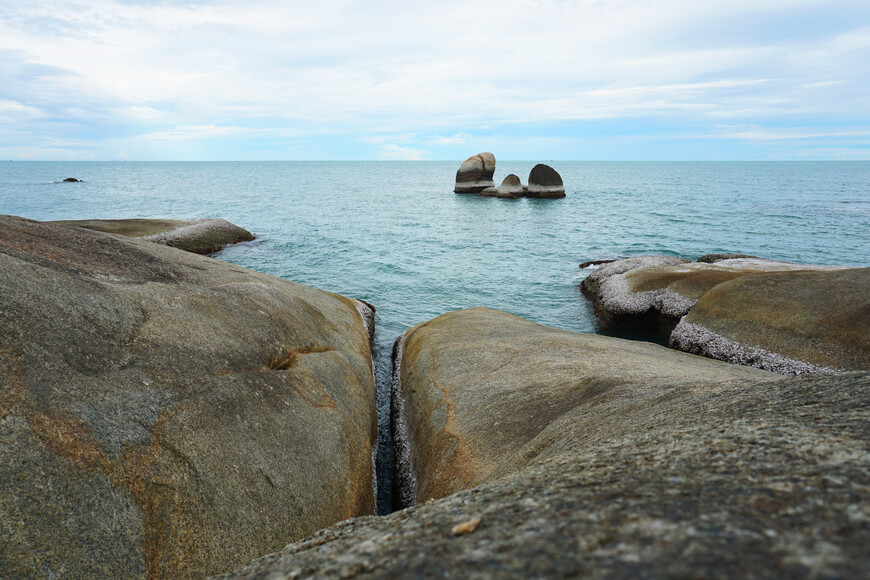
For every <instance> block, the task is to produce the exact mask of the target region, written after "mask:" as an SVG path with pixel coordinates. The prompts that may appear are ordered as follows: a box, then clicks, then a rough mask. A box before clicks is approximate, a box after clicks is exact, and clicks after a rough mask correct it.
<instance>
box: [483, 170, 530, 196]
mask: <svg viewBox="0 0 870 580" xmlns="http://www.w3.org/2000/svg"><path fill="white" fill-rule="evenodd" d="M523 194H524V190H523V184H522V183H521V182H520V178H519V177H517V176H516V175H514V174H513V173H511V174H510V175H508V176H507V177H505V178H504V180H503V181H502V182H501V185H500V186H499V187H487V188H486V189H484V190H483V191H481V192H480V195H483V196H490V197H501V198H506V199H516V198H518V197H522V196H523Z"/></svg>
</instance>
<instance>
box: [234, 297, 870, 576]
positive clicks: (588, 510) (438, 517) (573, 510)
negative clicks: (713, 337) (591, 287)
mask: <svg viewBox="0 0 870 580" xmlns="http://www.w3.org/2000/svg"><path fill="white" fill-rule="evenodd" d="M399 366H400V367H401V368H400V370H399V372H400V373H401V381H402V383H403V386H402V393H403V394H402V396H403V397H404V398H405V399H406V400H405V405H406V411H407V417H406V418H407V421H408V425H409V430H410V432H411V433H413V436H414V442H413V444H414V450H413V454H414V457H415V459H416V460H419V461H416V462H415V463H414V466H415V467H416V470H417V472H418V476H419V482H418V484H419V488H418V496H417V502H418V504H417V505H416V506H414V507H412V508H409V509H406V510H402V511H400V512H397V513H394V514H392V515H390V516H386V517H379V518H356V519H353V520H348V521H346V522H342V523H341V524H338V525H336V526H333V527H331V528H328V529H326V530H323V531H321V532H318V533H317V534H315V535H313V536H311V537H309V538H307V539H305V540H301V541H299V542H296V543H294V544H290V545H288V546H287V547H286V548H284V549H283V550H281V551H279V552H276V553H274V554H271V555H269V556H266V557H263V558H261V559H258V560H256V561H254V562H252V563H250V564H249V565H247V566H245V567H243V568H241V569H239V570H237V571H236V572H234V573H229V574H226V575H225V576H223V577H224V578H238V579H253V578H284V577H290V578H293V577H351V576H355V575H358V576H364V577H373V578H395V577H406V576H407V577H417V576H419V577H442V576H448V575H449V576H458V577H474V578H530V577H547V578H551V577H571V576H578V575H583V574H584V573H587V574H588V573H589V571H590V570H592V571H594V575H595V576H601V577H616V578H634V577H636V576H637V575H638V570H642V571H643V573H644V574H646V575H649V576H651V577H702V576H703V577H707V576H722V577H758V578H766V577H852V576H862V575H864V573H865V571H866V570H867V569H868V568H870V552H868V551H867V549H866V546H867V545H868V543H870V526H868V525H867V521H868V519H870V491H868V487H867V485H866V482H867V481H868V478H870V462H868V460H867V458H868V457H870V415H868V409H870V375H868V374H867V373H845V374H838V375H814V376H810V377H802V378H792V377H788V378H786V377H780V376H778V375H775V374H772V373H767V372H764V371H760V370H757V369H752V368H748V367H740V366H737V365H729V364H725V363H721V362H719V361H713V360H709V359H704V358H701V357H695V356H692V355H688V354H685V353H680V352H677V351H673V350H669V349H666V348H664V347H660V346H656V345H651V344H648V343H639V342H630V341H624V340H619V339H613V338H608V337H602V336H596V335H582V334H576V333H571V332H567V331H560V330H556V329H552V328H546V327H543V326H540V325H537V324H533V323H531V322H529V321H526V320H523V319H520V318H517V317H515V316H511V315H509V314H507V313H504V312H498V311H493V310H488V309H482V308H474V309H469V310H463V311H457V312H452V313H449V314H446V315H443V316H440V317H438V318H436V319H434V320H432V321H429V322H428V323H424V324H421V325H419V326H417V327H415V328H414V329H412V330H410V331H409V332H408V333H407V334H406V336H405V340H404V345H403V354H402V358H401V362H400V365H399ZM438 498H440V499H438ZM430 500H431V501H430Z"/></svg>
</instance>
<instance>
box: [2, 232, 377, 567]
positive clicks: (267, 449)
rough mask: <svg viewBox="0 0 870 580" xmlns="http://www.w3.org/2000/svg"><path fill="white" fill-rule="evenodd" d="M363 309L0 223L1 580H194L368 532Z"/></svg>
mask: <svg viewBox="0 0 870 580" xmlns="http://www.w3.org/2000/svg"><path fill="white" fill-rule="evenodd" d="M357 306H360V304H359V303H357V302H355V301H351V300H349V299H346V298H344V297H342V296H338V295H334V294H329V293H326V292H322V291H319V290H316V289H313V288H309V287H307V286H303V285H301V284H295V283H293V282H289V281H286V280H281V279H279V278H275V277H272V276H268V275H265V274H260V273H256V272H252V271H250V270H246V269H244V268H241V267H238V266H235V265H232V264H227V263H224V262H221V261H219V260H211V259H206V258H203V257H201V256H197V255H194V254H190V253H185V252H178V251H176V250H173V249H171V248H167V247H163V246H160V245H156V244H153V243H148V242H144V241H141V240H136V239H127V238H123V237H121V236H115V235H109V234H106V233H100V232H94V231H90V230H86V229H82V228H71V227H64V226H58V225H50V224H44V223H40V222H34V221H30V220H25V219H22V218H16V217H10V216H2V217H0V522H2V526H0V547H2V557H0V577H4V578H13V577H55V576H64V577H83V578H97V577H100V578H105V577H111V578H133V577H144V576H149V577H162V578H177V577H202V576H204V575H206V574H210V573H217V572H221V571H225V570H227V569H231V568H233V567H236V566H239V565H241V564H243V563H244V562H246V561H249V560H250V559H251V558H254V557H257V556H258V555H262V554H265V553H268V552H271V551H274V550H276V549H279V548H280V547H281V546H283V545H285V544H286V543H287V542H288V541H292V540H293V539H298V538H302V537H304V536H306V535H308V534H310V533H312V532H314V531H316V530H318V529H321V528H323V527H324V526H328V525H330V524H332V523H335V522H337V521H340V520H343V519H346V518H349V517H352V516H358V515H363V514H368V513H372V511H373V505H374V499H373V488H372V476H373V471H372V451H373V446H374V444H375V442H376V438H377V421H376V413H375V395H374V385H373V376H372V361H371V356H370V344H369V336H368V331H367V329H366V327H365V325H364V322H363V318H362V316H361V312H362V311H365V310H366V309H364V308H362V307H361V306H360V311H358V309H357Z"/></svg>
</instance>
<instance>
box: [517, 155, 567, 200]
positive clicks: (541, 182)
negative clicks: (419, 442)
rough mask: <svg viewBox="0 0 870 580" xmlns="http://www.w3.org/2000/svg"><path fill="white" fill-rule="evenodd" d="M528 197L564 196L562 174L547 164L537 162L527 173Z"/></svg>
mask: <svg viewBox="0 0 870 580" xmlns="http://www.w3.org/2000/svg"><path fill="white" fill-rule="evenodd" d="M526 195H527V196H528V197H538V198H558V197H565V186H564V185H563V184H562V176H560V175H559V174H558V173H557V172H556V170H555V169H553V168H552V167H550V166H549V165H544V164H543V163H539V164H537V165H535V166H534V167H533V168H532V171H531V172H530V173H529V186H528V189H527V191H526Z"/></svg>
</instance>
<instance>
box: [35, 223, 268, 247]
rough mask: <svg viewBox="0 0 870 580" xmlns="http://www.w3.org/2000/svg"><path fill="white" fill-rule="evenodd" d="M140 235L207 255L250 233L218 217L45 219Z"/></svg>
mask: <svg viewBox="0 0 870 580" xmlns="http://www.w3.org/2000/svg"><path fill="white" fill-rule="evenodd" d="M48 223H52V224H57V225H63V226H73V227H79V228H85V229H88V230H94V231H97V232H106V233H110V234H119V235H122V236H127V237H130V238H142V239H143V240H147V241H149V242H155V243H157V244H162V245H164V246H172V247H173V248H178V249H179V250H185V251H187V252H193V253H194V254H211V253H214V252H217V251H218V250H220V249H221V248H223V247H224V246H226V245H229V244H237V243H239V242H249V241H251V240H253V239H254V235H253V234H252V233H251V232H249V231H248V230H246V229H244V228H240V227H239V226H237V225H234V224H231V223H230V222H228V221H226V220H223V219H220V218H205V219H199V220H163V219H137V218H134V219H119V220H62V221H55V222H48Z"/></svg>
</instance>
